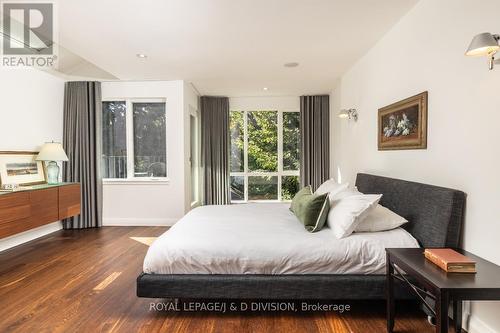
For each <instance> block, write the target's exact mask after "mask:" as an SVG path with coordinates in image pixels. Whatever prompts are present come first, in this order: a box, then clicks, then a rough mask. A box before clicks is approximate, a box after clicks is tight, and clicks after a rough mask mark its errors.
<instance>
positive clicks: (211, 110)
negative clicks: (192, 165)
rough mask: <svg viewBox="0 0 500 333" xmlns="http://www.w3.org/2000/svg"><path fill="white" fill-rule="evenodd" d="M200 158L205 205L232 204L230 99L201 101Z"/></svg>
mask: <svg viewBox="0 0 500 333" xmlns="http://www.w3.org/2000/svg"><path fill="white" fill-rule="evenodd" d="M201 154H202V157H201V160H202V167H203V183H204V184H203V203H204V204H205V205H225V204H229V203H230V188H229V99H228V98H227V97H211V96H202V97H201Z"/></svg>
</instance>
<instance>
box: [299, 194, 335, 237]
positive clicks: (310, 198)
mask: <svg viewBox="0 0 500 333" xmlns="http://www.w3.org/2000/svg"><path fill="white" fill-rule="evenodd" d="M329 209H330V201H329V200H328V193H324V194H321V195H316V194H313V193H312V190H311V186H306V187H304V188H303V189H301V190H300V191H299V192H297V194H295V196H294V197H293V199H292V205H291V206H290V210H291V211H292V212H293V213H294V214H295V216H297V218H298V219H299V221H300V222H302V223H303V224H304V227H305V228H306V230H307V231H309V232H316V231H319V230H321V228H323V226H324V225H325V222H326V218H327V216H328V210H329Z"/></svg>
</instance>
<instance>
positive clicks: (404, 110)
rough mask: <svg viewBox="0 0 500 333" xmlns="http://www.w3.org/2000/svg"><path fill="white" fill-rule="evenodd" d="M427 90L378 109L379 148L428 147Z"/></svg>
mask: <svg viewBox="0 0 500 333" xmlns="http://www.w3.org/2000/svg"><path fill="white" fill-rule="evenodd" d="M427 95H428V93H427V91H424V92H423V93H420V94H418V95H415V96H412V97H410V98H407V99H404V100H402V101H399V102H397V103H394V104H391V105H388V106H386V107H383V108H381V109H379V110H378V150H401V149H426V148H427Z"/></svg>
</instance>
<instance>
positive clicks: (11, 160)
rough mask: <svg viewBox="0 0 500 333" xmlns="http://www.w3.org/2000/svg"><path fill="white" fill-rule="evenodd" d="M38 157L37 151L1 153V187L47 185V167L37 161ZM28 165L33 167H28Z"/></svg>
mask: <svg viewBox="0 0 500 333" xmlns="http://www.w3.org/2000/svg"><path fill="white" fill-rule="evenodd" d="M37 155H38V152H36V151H0V186H2V185H5V184H17V185H19V186H32V185H41V184H46V183H47V175H46V173H45V166H44V165H43V162H42V161H36V160H35V158H36V156H37ZM27 163H29V164H32V165H29V166H27V165H26V164H27ZM9 165H11V166H10V168H11V169H10V170H9ZM16 173H17V174H16Z"/></svg>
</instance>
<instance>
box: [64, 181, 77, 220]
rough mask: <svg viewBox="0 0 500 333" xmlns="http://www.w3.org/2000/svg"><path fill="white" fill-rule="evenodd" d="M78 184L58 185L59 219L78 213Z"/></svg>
mask: <svg viewBox="0 0 500 333" xmlns="http://www.w3.org/2000/svg"><path fill="white" fill-rule="evenodd" d="M80 191H81V189H80V184H71V185H66V186H61V187H59V220H62V219H65V218H68V217H71V216H75V215H78V214H80V211H81V193H80Z"/></svg>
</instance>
